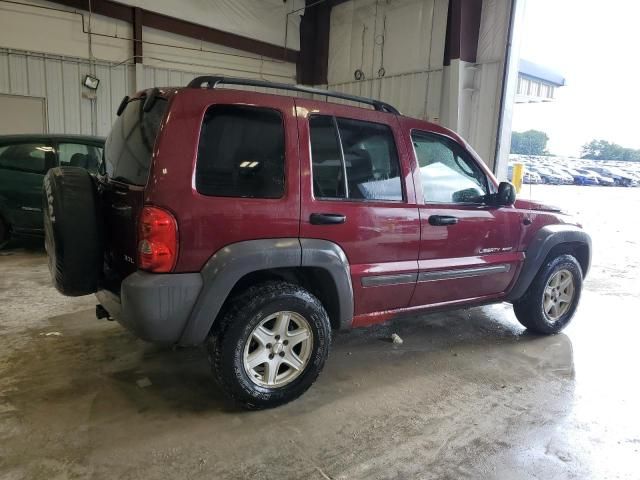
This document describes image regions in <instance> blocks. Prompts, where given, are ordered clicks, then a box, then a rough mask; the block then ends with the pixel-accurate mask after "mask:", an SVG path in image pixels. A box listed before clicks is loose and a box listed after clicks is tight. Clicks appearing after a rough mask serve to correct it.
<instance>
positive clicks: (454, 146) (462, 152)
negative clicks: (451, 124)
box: [409, 128, 494, 207]
mask: <svg viewBox="0 0 640 480" xmlns="http://www.w3.org/2000/svg"><path fill="white" fill-rule="evenodd" d="M415 133H418V134H421V135H426V136H427V137H433V138H435V139H437V140H438V141H441V142H442V143H444V144H445V145H446V146H447V147H448V148H449V149H450V150H451V151H452V153H453V154H454V155H458V156H460V157H462V159H463V160H466V161H468V162H471V163H473V165H475V166H476V168H477V169H478V170H479V171H480V173H482V176H483V177H484V184H485V190H486V192H487V195H490V194H491V193H494V192H493V190H494V189H493V188H492V185H493V183H492V182H490V181H489V177H488V175H487V172H485V170H484V168H482V166H481V165H479V164H478V162H477V161H476V159H475V158H474V157H473V155H471V154H470V153H469V152H468V151H467V149H466V148H464V147H463V146H462V145H460V143H458V142H457V141H456V140H454V139H453V138H451V137H448V136H447V135H443V134H441V133H437V132H431V131H427V130H421V129H419V128H412V129H410V130H409V141H410V142H411V150H412V152H413V158H414V159H415V161H416V171H417V180H418V181H419V182H420V191H421V192H422V198H421V199H417V200H419V201H422V204H423V205H458V206H470V207H489V206H490V205H489V204H487V203H486V202H436V201H433V200H427V199H426V198H425V192H424V188H423V185H424V184H423V183H422V176H421V175H422V172H421V171H420V159H419V158H418V152H416V146H415V145H414V142H413V135H414V134H415ZM414 178H415V177H414Z"/></svg>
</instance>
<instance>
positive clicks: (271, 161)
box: [196, 105, 284, 198]
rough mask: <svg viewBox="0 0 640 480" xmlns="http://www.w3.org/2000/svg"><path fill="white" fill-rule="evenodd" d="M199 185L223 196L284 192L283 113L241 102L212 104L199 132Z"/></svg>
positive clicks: (269, 195)
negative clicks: (248, 105)
mask: <svg viewBox="0 0 640 480" xmlns="http://www.w3.org/2000/svg"><path fill="white" fill-rule="evenodd" d="M196 189H197V190H198V192H200V193H202V194H203V195H211V196H218V197H246V198H280V197H282V195H283V194H284V127H283V121H282V116H281V115H280V113H279V112H278V111H276V110H272V109H268V108H255V107H245V106H236V105H215V106H212V107H209V109H208V110H207V112H206V114H205V117H204V122H203V124H202V130H201V132H200V143H199V146H198V162H197V165H196Z"/></svg>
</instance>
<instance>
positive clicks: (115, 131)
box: [69, 97, 167, 278]
mask: <svg viewBox="0 0 640 480" xmlns="http://www.w3.org/2000/svg"><path fill="white" fill-rule="evenodd" d="M142 103H143V99H139V98H138V99H133V100H131V101H129V103H128V104H127V106H126V108H125V109H124V111H123V112H122V114H121V115H120V116H119V117H118V118H117V119H116V121H115V123H114V124H113V127H112V129H111V133H110V134H109V137H108V138H107V140H106V143H105V149H104V163H103V164H102V165H101V166H100V169H101V177H100V178H101V188H102V190H103V197H102V198H103V208H104V219H105V223H106V225H105V227H106V229H105V230H106V232H105V235H106V261H107V265H108V266H109V267H110V269H111V271H113V272H115V273H116V274H117V276H119V277H120V278H122V277H124V276H126V275H128V274H129V273H131V272H133V271H134V270H135V269H136V247H137V231H136V228H137V219H138V216H139V214H140V211H141V209H142V206H143V203H144V189H145V185H146V184H147V180H148V178H149V172H150V170H151V160H152V157H153V155H154V148H155V147H154V146H155V141H156V137H157V135H158V133H159V131H160V125H161V122H162V119H163V117H164V113H165V110H166V108H167V101H166V100H165V99H163V98H162V97H157V100H156V102H155V103H154V104H153V107H152V108H151V110H149V111H148V112H145V111H144V110H143V108H142ZM78 153H81V152H75V153H72V154H71V155H70V156H69V162H70V163H73V159H74V155H75V154H78ZM82 155H84V154H82ZM76 158H77V156H76ZM82 162H83V164H82V165H80V164H79V165H78V166H84V160H83V161H82Z"/></svg>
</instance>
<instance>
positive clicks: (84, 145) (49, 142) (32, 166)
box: [0, 134, 104, 245]
mask: <svg viewBox="0 0 640 480" xmlns="http://www.w3.org/2000/svg"><path fill="white" fill-rule="evenodd" d="M103 146H104V139H103V138H100V137H91V136H84V135H40V134H38V135H11V136H0V245H2V244H4V243H5V242H6V241H7V240H8V239H9V237H10V236H11V235H40V236H41V235H43V230H42V179H43V178H44V175H45V174H46V173H47V171H48V170H49V169H51V168H53V167H56V166H77V167H83V168H86V169H87V170H88V171H90V172H93V173H95V172H96V171H97V167H98V161H99V160H100V158H101V157H102V149H103Z"/></svg>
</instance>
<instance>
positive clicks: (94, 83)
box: [82, 75, 100, 90]
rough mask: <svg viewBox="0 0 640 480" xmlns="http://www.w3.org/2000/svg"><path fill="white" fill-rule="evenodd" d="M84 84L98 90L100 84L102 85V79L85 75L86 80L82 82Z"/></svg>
mask: <svg viewBox="0 0 640 480" xmlns="http://www.w3.org/2000/svg"><path fill="white" fill-rule="evenodd" d="M82 84H83V85H84V86H85V87H87V88H90V89H91V90H97V89H98V85H100V79H99V78H96V77H93V76H91V75H85V77H84V81H83V82H82Z"/></svg>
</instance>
